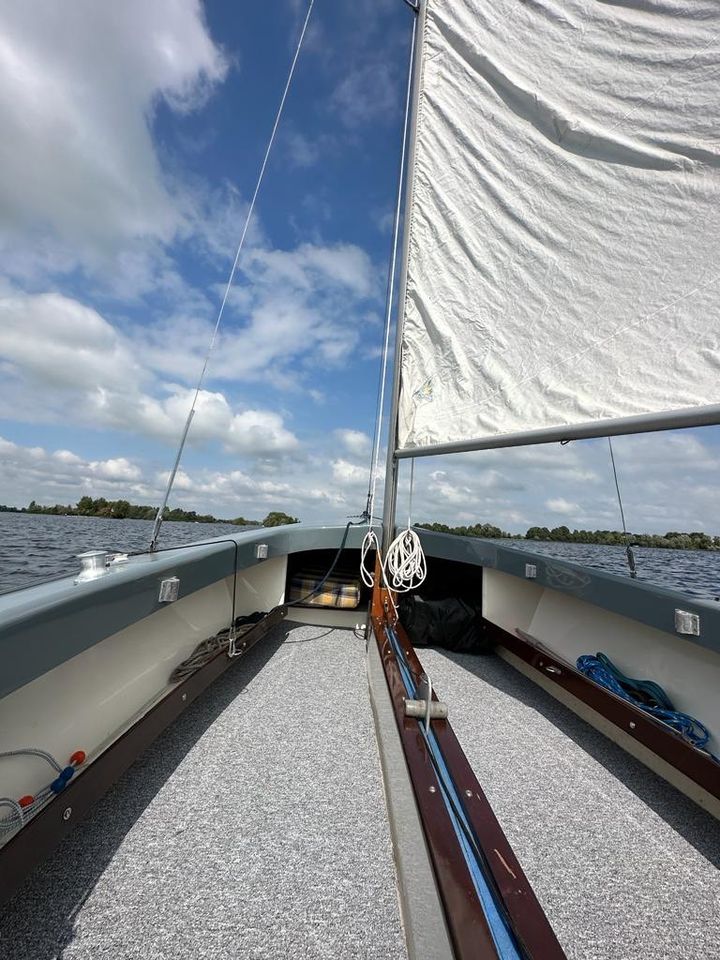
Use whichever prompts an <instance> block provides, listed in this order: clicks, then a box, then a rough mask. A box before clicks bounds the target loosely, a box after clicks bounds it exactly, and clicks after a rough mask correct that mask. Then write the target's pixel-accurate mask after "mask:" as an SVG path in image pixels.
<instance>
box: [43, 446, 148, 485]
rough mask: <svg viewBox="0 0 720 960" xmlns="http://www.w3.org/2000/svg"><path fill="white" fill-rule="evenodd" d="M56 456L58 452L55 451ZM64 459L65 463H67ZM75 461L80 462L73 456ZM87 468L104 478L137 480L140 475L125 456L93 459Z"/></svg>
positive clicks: (138, 469)
mask: <svg viewBox="0 0 720 960" xmlns="http://www.w3.org/2000/svg"><path fill="white" fill-rule="evenodd" d="M55 456H56V457H57V456H58V454H57V453H56V454H55ZM68 462H70V461H68V460H67V459H65V463H68ZM72 462H75V463H78V462H80V463H81V462H82V461H81V460H80V458H75V459H74V461H72ZM87 468H88V470H89V471H90V472H91V473H93V474H95V476H96V477H103V478H104V479H105V480H119V481H123V480H139V479H140V477H141V472H140V468H139V467H138V466H136V465H135V464H134V463H131V462H130V461H129V460H127V459H126V458H125V457H116V458H115V459H114V460H112V459H111V460H93V461H92V462H90V463H88V465H87Z"/></svg>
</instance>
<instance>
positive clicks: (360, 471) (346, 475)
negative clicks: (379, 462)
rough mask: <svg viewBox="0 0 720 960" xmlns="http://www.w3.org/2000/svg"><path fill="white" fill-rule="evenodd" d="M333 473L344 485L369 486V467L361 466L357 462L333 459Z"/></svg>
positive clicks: (335, 478) (334, 477)
mask: <svg viewBox="0 0 720 960" xmlns="http://www.w3.org/2000/svg"><path fill="white" fill-rule="evenodd" d="M332 475H333V479H334V480H336V481H337V482H338V483H340V484H342V485H344V486H345V485H347V486H355V487H357V486H367V482H368V469H367V467H359V466H358V465H357V464H356V463H350V461H349V460H343V459H339V460H333V462H332Z"/></svg>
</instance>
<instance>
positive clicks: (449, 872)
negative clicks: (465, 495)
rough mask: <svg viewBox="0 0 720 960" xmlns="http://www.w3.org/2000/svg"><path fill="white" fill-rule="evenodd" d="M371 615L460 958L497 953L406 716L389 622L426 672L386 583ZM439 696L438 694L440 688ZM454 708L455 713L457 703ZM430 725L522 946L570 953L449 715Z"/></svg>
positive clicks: (550, 957)
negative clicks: (397, 615) (396, 618)
mask: <svg viewBox="0 0 720 960" xmlns="http://www.w3.org/2000/svg"><path fill="white" fill-rule="evenodd" d="M376 582H377V581H376ZM371 622H372V625H373V629H374V633H375V639H376V642H377V645H378V649H379V652H380V657H381V661H382V664H383V668H384V670H385V677H386V680H387V684H388V689H389V691H390V696H391V700H392V703H393V708H394V711H395V720H396V722H397V726H398V731H399V734H400V738H401V742H402V745H403V750H404V752H405V759H406V761H407V765H408V771H409V774H410V778H411V781H412V784H413V789H414V792H415V797H416V801H417V805H418V810H419V813H420V818H421V821H422V824H423V830H424V832H425V838H426V842H427V846H428V849H429V851H430V856H431V859H432V863H433V866H434V869H435V874H436V878H437V884H438V890H439V892H440V896H441V898H442V901H443V904H444V908H445V914H446V919H447V924H448V929H449V931H450V934H451V937H452V940H453V944H454V947H455V949H456V951H457V955H458V957H459V958H461V960H465V958H471V957H472V958H485V957H490V958H495V957H496V956H497V952H496V950H495V946H494V943H493V941H492V936H491V934H490V931H489V929H488V926H487V921H486V919H485V915H484V912H483V909H482V905H481V904H480V902H479V900H478V898H477V894H476V892H475V888H474V884H473V882H472V878H471V877H470V873H469V870H468V868H467V865H466V863H465V859H464V857H463V854H462V851H461V850H460V847H459V845H458V841H457V836H456V834H455V829H454V827H453V825H452V822H451V820H450V817H449V815H448V813H447V810H446V808H445V804H444V802H443V800H442V797H441V795H440V786H439V782H438V779H437V777H436V774H435V768H434V766H433V763H432V760H431V758H430V756H429V752H428V750H427V745H426V743H425V740H424V738H423V736H422V735H421V734H420V732H419V730H418V725H417V721H416V720H413V719H411V718H408V717H406V716H405V709H404V700H405V687H404V684H403V682H402V678H401V675H400V668H399V666H398V664H397V660H396V657H395V653H394V651H393V649H392V646H391V644H390V642H389V640H388V639H387V636H386V633H385V626H386V625H387V624H389V625H392V626H393V627H394V629H395V631H396V635H397V637H398V640H399V642H400V645H401V647H402V649H403V651H404V653H405V656H406V659H407V662H408V665H409V666H410V669H411V672H412V673H413V676H414V679H415V680H416V681H417V680H418V679H419V678H420V675H421V674H422V673H423V668H422V664H421V663H420V660H419V659H418V657H417V654H416V653H415V650H414V648H413V646H412V644H411V643H410V640H409V638H408V636H407V634H406V633H405V631H404V629H403V628H402V626H401V625H400V624H397V623H395V622H394V616H393V613H392V605H391V604H390V603H389V600H388V597H387V591H386V590H384V589H378V588H376V589H375V591H374V594H373V604H372V617H371ZM433 699H437V697H436V696H435V693H433ZM450 710H451V712H452V705H450ZM432 729H433V732H434V734H435V736H436V738H437V741H438V743H439V745H440V748H441V750H442V753H443V756H444V759H445V763H446V765H447V767H448V770H449V772H450V775H451V776H452V778H453V781H454V782H455V784H456V785H457V788H458V792H459V793H460V795H461V796H462V798H463V805H464V809H465V814H466V816H467V818H468V821H469V823H470V825H471V827H472V829H473V831H474V833H475V836H476V838H477V840H478V842H479V844H480V847H481V849H482V851H483V854H484V856H485V859H486V862H487V864H488V866H489V869H490V872H491V874H492V877H493V879H494V880H495V883H496V886H497V889H498V891H499V893H500V896H501V898H502V901H503V904H504V907H505V911H506V914H507V915H508V917H509V919H510V922H511V924H512V927H513V931H514V933H515V935H516V937H517V939H518V941H519V943H520V945H521V947H522V948H523V950H524V951H525V953H526V955H527V956H528V957H529V958H535V960H564V958H565V953H564V952H563V950H562V947H561V946H560V944H559V942H558V940H557V937H556V936H555V933H554V931H553V929H552V927H551V926H550V923H549V921H548V919H547V917H546V916H545V914H544V912H543V910H542V907H541V906H540V903H539V902H538V900H537V898H536V896H535V894H534V892H533V890H532V887H531V886H530V884H529V882H528V880H527V878H526V876H525V874H524V872H523V870H522V867H521V866H520V863H519V862H518V860H517V858H516V856H515V854H514V853H513V850H512V848H511V846H510V844H509V842H508V840H507V838H506V837H505V834H504V833H503V831H502V828H501V827H500V824H499V823H498V821H497V818H496V817H495V814H494V813H493V811H492V808H491V806H490V803H489V801H488V799H487V797H486V796H485V794H484V792H483V790H482V788H481V787H480V784H479V783H478V781H477V778H476V777H475V774H474V773H473V771H472V768H471V766H470V764H469V762H468V760H467V757H466V756H465V754H464V752H463V750H462V748H461V746H460V744H459V742H458V740H457V738H456V736H455V733H454V732H453V729H452V726H451V724H450V722H449V721H447V720H434V721H433V722H432ZM432 787H434V788H435V790H434V791H431V788H432ZM467 791H470V794H471V796H469V797H468V796H467V794H466V792H467Z"/></svg>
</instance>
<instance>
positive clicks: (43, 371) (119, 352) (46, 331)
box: [0, 293, 142, 388]
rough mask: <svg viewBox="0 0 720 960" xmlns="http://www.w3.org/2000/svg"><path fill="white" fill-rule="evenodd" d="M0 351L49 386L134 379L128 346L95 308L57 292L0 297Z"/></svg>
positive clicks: (138, 373) (136, 368) (137, 376)
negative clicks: (0, 298)
mask: <svg viewBox="0 0 720 960" xmlns="http://www.w3.org/2000/svg"><path fill="white" fill-rule="evenodd" d="M0 356H1V357H3V358H4V359H5V360H7V361H9V362H10V363H11V364H13V366H14V367H15V368H16V369H18V370H22V371H23V373H24V374H25V375H26V376H29V377H32V378H33V379H36V380H39V381H41V382H42V383H44V384H47V385H48V386H51V387H59V388H62V387H71V388H77V387H78V386H81V385H82V384H83V383H90V384H93V383H98V384H103V385H105V386H107V387H118V386H127V385H128V384H132V385H135V384H136V383H137V382H138V381H139V380H140V379H141V378H142V371H141V368H140V366H139V364H138V363H137V361H136V360H135V358H134V356H133V352H132V350H131V348H130V346H129V344H127V343H126V342H125V341H124V340H123V338H122V337H120V335H119V334H118V333H117V332H116V330H115V329H114V328H113V327H112V326H111V324H109V323H108V322H107V321H106V320H104V319H103V317H101V316H100V314H99V313H97V311H95V310H93V309H91V308H90V307H86V306H84V305H83V304H81V303H78V301H77V300H72V299H70V298H68V297H63V296H61V295H60V294H57V293H47V294H38V295H35V296H14V297H6V298H4V299H2V300H0Z"/></svg>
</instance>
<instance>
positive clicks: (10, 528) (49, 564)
mask: <svg viewBox="0 0 720 960" xmlns="http://www.w3.org/2000/svg"><path fill="white" fill-rule="evenodd" d="M152 527H153V523H152V520H112V519H108V518H105V517H53V516H44V515H43V514H28V513H0V593H2V592H4V591H7V590H17V589H18V587H27V586H30V584H33V583H38V582H39V581H42V580H51V579H53V578H54V577H63V576H68V575H70V574H74V573H77V572H78V571H79V569H80V561H79V560H78V559H77V554H78V553H84V552H85V551H86V550H114V551H119V552H122V553H125V552H127V551H131V550H143V549H147V546H148V544H149V543H150V536H151V534H152ZM240 530H242V527H235V526H233V525H232V524H229V523H180V522H173V523H164V524H163V528H162V534H161V537H160V545H161V547H174V546H177V545H178V544H181V543H192V542H193V541H197V540H211V539H212V538H213V537H222V536H224V535H225V534H228V533H232V534H235V533H238V532H239V531H240Z"/></svg>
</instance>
